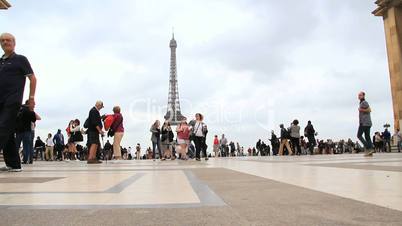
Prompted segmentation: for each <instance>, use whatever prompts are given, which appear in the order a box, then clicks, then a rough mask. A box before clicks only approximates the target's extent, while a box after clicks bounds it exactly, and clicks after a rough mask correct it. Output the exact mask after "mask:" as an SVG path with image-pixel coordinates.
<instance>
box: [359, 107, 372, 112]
mask: <svg viewBox="0 0 402 226" xmlns="http://www.w3.org/2000/svg"><path fill="white" fill-rule="evenodd" d="M359 111H360V112H365V113H370V112H371V108H370V107H369V108H359Z"/></svg>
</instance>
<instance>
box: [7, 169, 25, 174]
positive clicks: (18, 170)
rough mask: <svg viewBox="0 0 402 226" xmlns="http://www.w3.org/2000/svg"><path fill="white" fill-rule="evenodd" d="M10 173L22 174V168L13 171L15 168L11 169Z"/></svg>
mask: <svg viewBox="0 0 402 226" xmlns="http://www.w3.org/2000/svg"><path fill="white" fill-rule="evenodd" d="M8 172H11V173H17V172H22V169H21V168H20V169H13V168H10V169H8Z"/></svg>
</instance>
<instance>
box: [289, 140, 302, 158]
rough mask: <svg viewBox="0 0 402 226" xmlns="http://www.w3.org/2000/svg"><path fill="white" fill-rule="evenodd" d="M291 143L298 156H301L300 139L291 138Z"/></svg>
mask: <svg viewBox="0 0 402 226" xmlns="http://www.w3.org/2000/svg"><path fill="white" fill-rule="evenodd" d="M290 142H292V146H293V149H294V150H295V151H296V155H300V154H301V147H300V138H296V137H291V138H290Z"/></svg>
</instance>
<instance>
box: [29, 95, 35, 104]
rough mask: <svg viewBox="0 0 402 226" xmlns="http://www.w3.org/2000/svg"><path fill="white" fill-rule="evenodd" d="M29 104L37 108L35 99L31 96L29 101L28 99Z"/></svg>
mask: <svg viewBox="0 0 402 226" xmlns="http://www.w3.org/2000/svg"><path fill="white" fill-rule="evenodd" d="M28 102H29V104H30V105H31V104H32V105H31V106H35V105H36V102H35V97H34V96H30V97H29V99H28Z"/></svg>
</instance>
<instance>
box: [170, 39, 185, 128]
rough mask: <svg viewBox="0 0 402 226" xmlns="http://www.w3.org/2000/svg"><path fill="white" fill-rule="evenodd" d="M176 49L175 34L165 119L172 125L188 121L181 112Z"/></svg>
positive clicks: (171, 53)
mask: <svg viewBox="0 0 402 226" xmlns="http://www.w3.org/2000/svg"><path fill="white" fill-rule="evenodd" d="M176 48H177V42H176V40H175V39H174V33H173V36H172V40H170V78H169V97H168V106H167V112H166V115H165V119H166V120H168V121H169V122H170V124H171V125H178V124H180V122H181V121H182V120H184V119H186V117H184V116H183V115H182V114H181V111H180V101H179V88H178V85H177V65H176Z"/></svg>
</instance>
